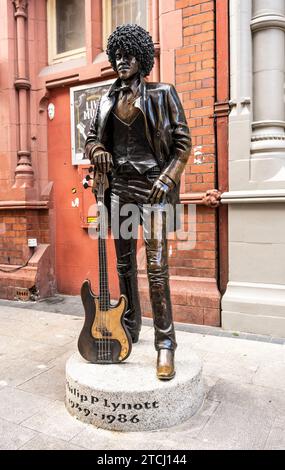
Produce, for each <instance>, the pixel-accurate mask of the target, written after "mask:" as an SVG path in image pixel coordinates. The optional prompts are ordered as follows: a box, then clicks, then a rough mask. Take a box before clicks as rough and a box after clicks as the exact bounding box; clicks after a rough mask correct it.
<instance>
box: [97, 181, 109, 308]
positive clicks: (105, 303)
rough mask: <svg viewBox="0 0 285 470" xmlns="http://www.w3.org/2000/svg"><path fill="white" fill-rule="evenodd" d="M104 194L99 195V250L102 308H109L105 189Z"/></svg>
mask: <svg viewBox="0 0 285 470" xmlns="http://www.w3.org/2000/svg"><path fill="white" fill-rule="evenodd" d="M101 193H102V194H100V195H98V206H99V209H100V230H99V237H98V252H99V280H100V290H99V298H100V307H101V309H102V310H108V309H109V303H110V294H109V280H108V263H107V250H106V235H107V233H108V227H107V222H106V215H107V214H105V208H104V207H105V206H104V189H103V190H102V191H101Z"/></svg>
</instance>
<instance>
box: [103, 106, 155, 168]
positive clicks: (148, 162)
mask: <svg viewBox="0 0 285 470" xmlns="http://www.w3.org/2000/svg"><path fill="white" fill-rule="evenodd" d="M110 119H111V120H112V130H113V145H112V147H113V152H112V156H113V161H114V166H115V168H118V167H119V166H121V165H123V164H124V163H127V162H128V163H130V164H131V165H132V166H133V167H134V168H135V169H136V170H137V171H138V172H139V173H141V174H143V173H145V172H146V171H147V170H149V169H150V168H153V167H155V166H157V160H156V158H155V156H154V155H153V153H152V150H151V148H150V145H149V142H148V140H147V137H146V133H145V123H144V117H143V114H142V113H141V112H139V113H138V114H137V115H136V116H135V117H134V119H133V121H132V122H131V123H130V124H127V123H125V122H123V121H122V120H121V119H120V118H118V116H116V115H115V114H114V113H113V112H112V113H111V116H110Z"/></svg>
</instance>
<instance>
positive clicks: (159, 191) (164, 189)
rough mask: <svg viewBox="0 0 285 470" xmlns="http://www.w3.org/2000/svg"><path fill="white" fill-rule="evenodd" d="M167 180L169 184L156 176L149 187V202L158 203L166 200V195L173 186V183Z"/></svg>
mask: <svg viewBox="0 0 285 470" xmlns="http://www.w3.org/2000/svg"><path fill="white" fill-rule="evenodd" d="M168 180H169V184H166V183H165V182H164V181H162V180H161V179H160V178H158V179H157V180H156V181H155V182H154V183H153V187H152V189H151V192H150V195H149V197H148V201H149V202H150V203H151V204H160V203H165V202H166V196H167V194H168V193H169V191H171V190H172V189H173V187H174V183H173V182H172V181H171V180H170V179H168Z"/></svg>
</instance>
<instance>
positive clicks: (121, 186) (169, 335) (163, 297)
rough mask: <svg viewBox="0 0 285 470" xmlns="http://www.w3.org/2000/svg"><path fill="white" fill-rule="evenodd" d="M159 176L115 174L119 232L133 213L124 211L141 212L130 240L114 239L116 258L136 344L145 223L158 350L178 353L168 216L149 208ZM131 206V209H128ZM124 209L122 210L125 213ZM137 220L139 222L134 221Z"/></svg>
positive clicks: (113, 203) (126, 171)
mask: <svg viewBox="0 0 285 470" xmlns="http://www.w3.org/2000/svg"><path fill="white" fill-rule="evenodd" d="M158 175H159V174H157V172H155V171H153V170H149V171H147V172H146V173H144V174H143V175H141V174H139V173H138V172H137V171H136V170H135V169H130V166H127V167H126V166H125V165H124V168H121V167H120V169H119V171H117V172H114V174H113V178H112V183H111V214H112V219H113V217H116V220H117V222H118V225H119V227H120V228H122V226H123V225H124V223H126V221H127V219H128V218H129V215H130V213H129V212H128V210H126V212H125V211H124V209H123V208H124V207H129V208H130V207H133V206H135V207H136V208H138V212H137V213H138V214H139V216H138V217H137V218H135V217H134V218H132V222H133V224H132V227H131V228H132V233H131V236H128V235H127V237H126V236H124V235H125V234H124V233H122V232H123V231H122V230H120V231H119V233H117V234H115V235H114V233H113V235H114V238H115V248H116V255H117V270H118V275H119V282H120V290H121V294H125V295H126V297H127V299H128V310H127V312H126V315H125V320H126V326H127V327H128V329H129V331H130V333H131V336H132V339H133V341H134V342H136V341H137V340H138V336H139V332H140V329H141V307H140V300H139V292H138V280H137V261H136V252H137V233H138V226H139V223H140V222H141V223H142V227H143V238H144V243H145V249H146V259H147V275H148V282H149V292H150V300H151V305H152V313H153V321H154V329H155V341H154V343H155V348H156V350H159V349H172V350H175V349H176V346H177V344H176V339H175V331H174V325H173V320H172V307H171V298H170V288H169V273H168V249H167V236H166V214H165V210H164V204H154V205H151V206H150V205H149V204H148V203H147V198H148V195H149V192H150V190H151V188H152V185H153V182H154V181H155V179H156V178H157V177H158ZM126 204H131V205H132V206H125V205H126ZM122 209H123V210H122ZM135 219H136V220H135Z"/></svg>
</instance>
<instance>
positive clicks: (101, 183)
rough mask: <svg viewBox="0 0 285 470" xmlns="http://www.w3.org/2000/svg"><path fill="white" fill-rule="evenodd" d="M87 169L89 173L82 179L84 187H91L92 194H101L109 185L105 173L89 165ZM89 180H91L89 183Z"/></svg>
mask: <svg viewBox="0 0 285 470" xmlns="http://www.w3.org/2000/svg"><path fill="white" fill-rule="evenodd" d="M88 171H89V174H88V175H87V176H86V177H85V178H84V180H83V181H82V184H83V187H84V189H88V188H92V192H93V193H94V194H97V195H99V194H100V195H101V196H103V195H104V192H105V190H106V189H107V188H108V187H109V180H108V177H107V174H106V173H102V172H100V171H99V170H98V169H96V168H95V166H90V167H89V169H88ZM91 173H92V174H93V175H92V176H91ZM89 182H91V185H90V184H89Z"/></svg>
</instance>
